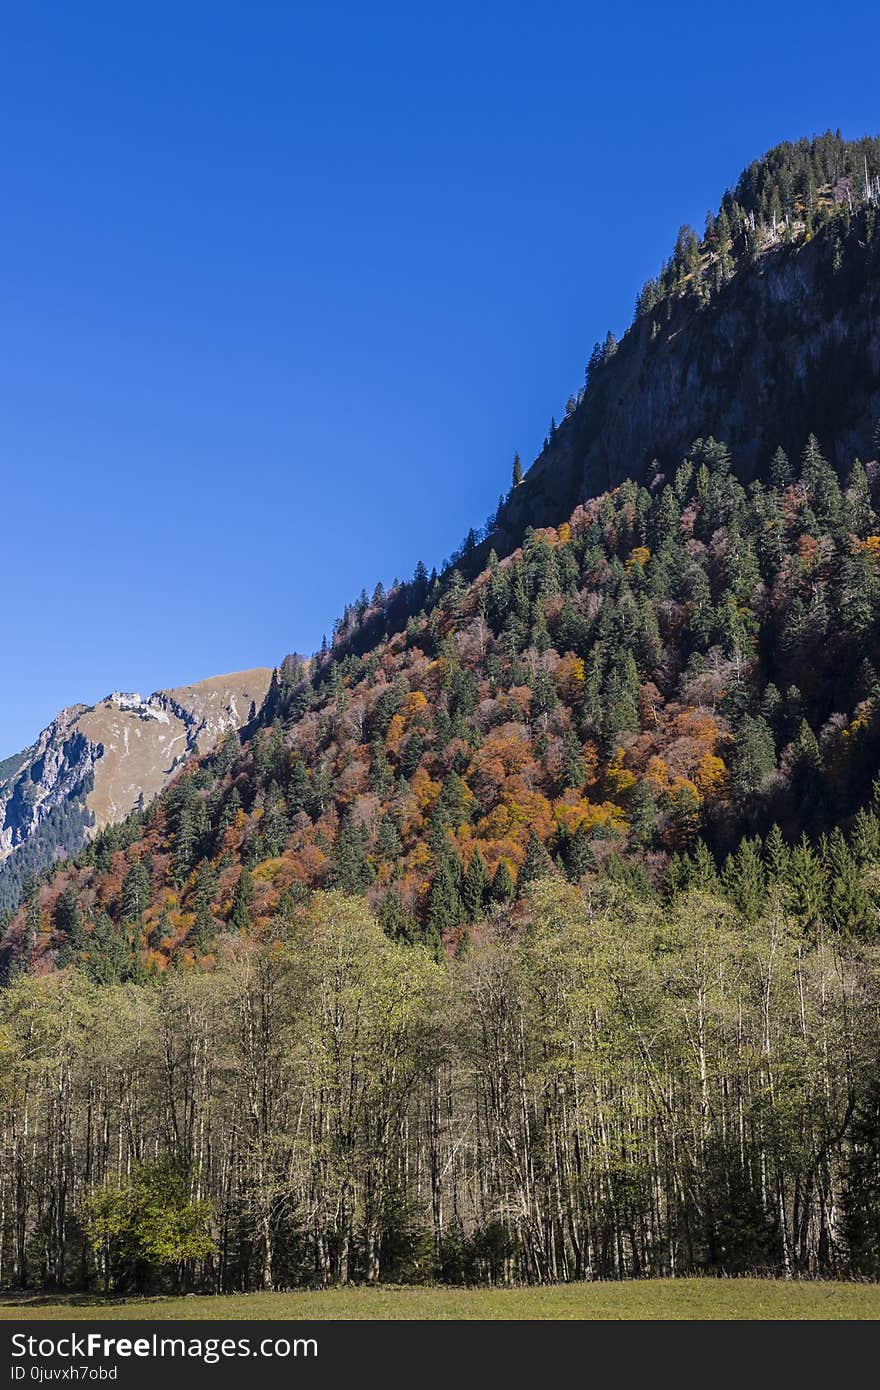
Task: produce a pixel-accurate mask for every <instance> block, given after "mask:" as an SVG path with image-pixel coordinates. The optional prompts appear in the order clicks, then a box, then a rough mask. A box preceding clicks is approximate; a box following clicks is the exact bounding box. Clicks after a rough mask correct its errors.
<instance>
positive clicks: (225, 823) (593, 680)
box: [8, 438, 880, 978]
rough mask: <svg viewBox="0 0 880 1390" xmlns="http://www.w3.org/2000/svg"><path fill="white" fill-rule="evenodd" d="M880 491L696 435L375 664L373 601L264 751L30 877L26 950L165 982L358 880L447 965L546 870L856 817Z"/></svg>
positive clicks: (207, 762) (871, 660)
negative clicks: (676, 454)
mask: <svg viewBox="0 0 880 1390" xmlns="http://www.w3.org/2000/svg"><path fill="white" fill-rule="evenodd" d="M878 487H880V469H878V467H877V465H876V464H875V463H873V462H869V464H868V466H867V468H866V467H865V466H863V465H861V464H859V463H856V464H855V465H854V467H853V469H852V473H851V476H850V479H849V480H848V484H847V486H845V487H843V488H841V486H840V485H839V483H838V480H837V477H836V474H835V473H834V471H833V470H832V469H831V468H830V467H829V466H828V465H827V464H826V463H825V461H824V459H823V456H822V453H821V451H820V448H819V445H818V444H817V442H816V441H815V440H814V439H812V438H811V439H810V440H809V441H808V442H807V445H806V447H805V449H804V453H803V457H802V459H800V460H798V461H797V462H796V464H795V465H792V464H791V463H790V461H789V460H788V459H787V458H786V457H785V456H784V455H783V454H782V453H781V452H778V453H777V454H776V455H775V457H774V459H773V460H772V462H771V467H770V470H769V473H768V481H767V483H766V484H763V483H754V484H751V485H750V486H749V487H748V488H746V487H744V486H743V485H742V484H741V483H740V482H739V481H738V480H737V478H736V477H735V475H734V473H733V472H732V470H731V467H730V459H729V456H728V453H727V450H726V449H725V448H724V446H723V445H720V444H718V443H716V442H714V441H711V440H709V441H698V442H697V443H696V445H695V446H694V448H693V449H692V450H691V452H690V456H689V457H688V459H686V460H685V461H684V462H683V463H682V464H681V465H680V467H679V468H678V469H677V470H676V472H675V474H674V475H673V476H672V477H663V476H660V475H658V476H656V477H654V478H653V479H652V480H651V483H650V485H649V486H640V485H637V484H635V483H626V484H624V485H623V486H622V487H621V488H619V489H617V490H616V491H615V492H614V493H610V494H606V495H605V496H603V497H600V498H597V499H595V500H594V501H593V502H591V503H590V504H588V505H587V506H586V507H583V508H579V509H578V511H577V512H576V513H575V514H574V516H573V517H572V518H571V520H570V521H569V522H566V523H564V524H563V525H562V526H560V527H559V528H558V529H556V530H545V531H540V532H534V533H532V534H531V535H530V536H529V537H528V538H527V540H526V543H525V545H524V547H523V548H522V549H520V550H517V551H516V552H514V553H513V554H512V555H511V556H510V557H508V558H507V559H505V560H504V561H497V560H496V559H495V558H494V557H493V556H490V558H489V563H488V565H487V567H486V569H485V570H484V571H483V572H482V573H481V574H480V575H479V576H478V578H477V579H476V580H475V581H474V582H473V583H472V584H471V585H469V586H468V585H465V584H464V583H463V582H462V580H461V578H460V576H459V574H458V572H457V571H456V570H454V569H453V570H452V571H450V572H449V574H448V575H447V576H446V577H445V579H444V580H443V581H442V582H441V581H440V580H436V581H435V582H434V585H433V586H432V588H431V589H430V590H428V591H426V592H425V595H424V604H423V607H422V608H421V610H420V612H419V613H418V614H416V615H414V616H412V617H411V618H410V620H409V622H408V623H407V626H406V628H405V630H404V631H403V632H402V633H400V634H396V635H393V636H389V637H386V638H383V639H380V640H379V641H378V642H377V643H376V644H375V645H372V644H371V645H370V646H369V650H368V651H367V652H366V653H365V654H364V655H363V656H357V655H355V654H354V651H353V650H348V651H347V654H345V655H342V653H343V652H346V650H347V648H352V647H354V648H356V647H357V646H358V645H360V644H359V643H358V640H357V639H358V633H359V629H360V627H363V628H364V629H365V630H367V631H369V630H370V628H371V626H372V625H373V624H374V623H375V622H376V619H377V614H376V611H375V609H376V608H378V607H380V606H381V605H380V602H379V600H377V604H376V605H375V606H371V605H369V604H368V605H367V606H366V607H364V608H363V609H361V610H358V609H355V610H353V612H352V614H350V617H349V626H348V628H347V629H345V630H339V632H338V633H337V641H336V648H334V652H327V653H325V654H324V655H323V656H320V657H319V658H317V660H316V661H315V662H314V664H313V669H312V670H311V672H309V671H307V670H306V668H305V666H304V665H303V664H302V663H298V662H296V661H292V662H288V663H287V664H286V665H285V666H284V667H283V668H282V670H281V672H280V675H277V676H276V677H275V678H273V683H272V686H271V688H270V692H269V697H268V703H267V707H266V709H265V711H264V724H263V725H262V726H261V727H259V728H258V729H257V730H256V731H255V732H254V734H253V736H252V737H251V738H250V739H248V740H247V741H246V742H245V744H244V746H243V747H240V745H239V739H238V736H237V735H236V734H232V735H230V736H228V737H227V739H226V741H225V742H224V743H223V745H222V746H221V748H220V750H219V751H218V753H217V754H215V755H213V756H212V757H210V758H207V759H203V760H202V761H201V762H200V763H199V764H198V765H197V766H196V767H195V768H194V769H193V770H192V771H191V772H189V773H185V774H183V775H182V776H181V777H180V778H179V779H178V780H177V781H176V783H175V784H174V786H173V788H172V789H170V790H169V792H168V793H167V794H166V795H165V796H164V797H163V798H162V799H161V800H160V801H159V802H158V803H156V805H155V807H154V808H151V809H149V810H148V811H147V812H146V813H143V814H140V815H136V816H134V817H132V818H130V819H129V821H128V822H126V823H125V824H124V825H123V826H122V827H121V828H113V829H108V830H107V831H106V832H105V833H104V834H103V835H101V836H99V837H98V838H97V840H96V841H95V843H94V844H93V845H92V846H91V847H90V848H89V849H88V850H87V851H86V852H85V853H84V854H83V855H82V856H81V857H80V859H79V860H78V861H76V865H75V866H72V867H71V868H70V869H69V870H67V871H66V872H64V873H62V874H57V875H55V876H54V877H53V878H52V879H51V880H50V881H49V883H48V884H46V885H45V886H42V887H38V886H37V885H33V886H32V888H31V891H30V896H29V901H28V903H27V905H26V907H25V908H24V910H23V911H22V912H20V913H19V915H18V917H17V919H16V921H15V922H14V924H13V926H12V928H11V929H10V933H9V937H8V942H9V946H8V949H9V950H11V951H14V950H15V949H16V947H18V948H20V949H23V950H25V951H26V952H28V953H29V955H30V957H31V959H32V961H33V963H34V964H35V965H38V964H39V963H40V962H43V963H44V964H49V963H50V962H51V961H53V960H55V959H56V958H57V957H58V953H59V952H60V953H61V958H62V959H63V960H65V961H70V960H81V961H82V962H83V963H84V964H86V965H87V967H88V968H89V969H91V970H92V971H93V973H94V972H98V974H99V975H104V974H107V972H109V977H110V978H112V977H115V976H118V975H119V973H120V971H121V972H122V976H123V977H124V976H125V974H126V972H127V971H130V970H132V969H135V966H134V964H133V963H132V962H133V961H134V960H135V959H136V960H137V961H138V962H139V964H138V966H137V968H138V969H140V968H142V967H147V968H153V969H160V970H161V969H165V968H166V966H167V965H168V963H169V962H170V961H172V960H174V959H176V958H177V957H178V956H180V957H182V958H183V959H184V960H188V961H191V962H192V961H198V960H201V959H203V958H206V957H210V956H211V955H212V954H213V952H214V949H215V946H216V942H217V938H218V936H219V935H220V934H221V933H222V932H224V931H226V930H230V929H232V930H238V929H240V928H242V927H247V926H248V925H253V924H259V923H266V922H268V921H270V920H271V918H272V916H273V914H275V913H276V912H277V911H278V910H279V908H281V907H283V905H284V903H285V902H289V901H291V900H292V899H293V900H295V899H296V898H297V897H298V896H301V895H302V894H303V893H305V892H308V891H309V890H312V889H316V888H328V887H335V888H339V889H341V890H343V891H345V892H350V893H365V894H366V895H367V896H368V899H369V902H370V905H371V906H372V908H373V909H374V911H375V912H376V913H377V914H378V916H379V918H380V920H381V921H382V922H383V923H384V924H385V926H386V928H387V930H388V932H389V934H391V935H392V936H397V937H402V938H404V939H407V940H410V941H424V942H427V943H429V944H430V946H431V949H432V950H435V951H437V950H439V949H440V944H441V941H442V940H445V941H446V942H447V944H449V945H454V944H455V943H456V942H457V941H459V939H460V938H461V936H462V934H463V933H464V932H465V931H466V929H467V926H468V924H470V923H474V922H478V921H480V920H481V919H482V918H483V916H484V915H485V914H486V912H487V911H488V910H489V908H490V906H491V905H492V904H502V905H503V904H506V903H508V902H510V901H511V900H512V899H513V898H514V897H515V896H516V895H517V893H518V892H521V891H522V889H523V887H524V886H525V885H526V884H527V883H528V882H530V881H532V880H533V879H535V878H536V877H539V876H541V875H542V874H544V873H546V872H548V871H550V870H552V871H555V872H558V873H562V874H564V875H566V876H567V877H568V878H569V879H570V880H571V881H572V882H577V881H579V880H580V879H581V878H582V876H583V875H584V874H585V873H591V872H596V871H599V870H601V872H602V873H603V874H605V875H616V876H618V877H624V878H628V879H631V880H632V881H633V882H636V883H638V884H640V885H642V887H643V888H644V890H645V891H648V889H649V887H653V888H655V889H659V890H663V889H664V888H665V887H667V886H668V885H669V884H670V883H671V882H673V881H675V882H677V881H678V878H680V876H681V874H682V872H683V869H682V863H681V857H682V855H685V854H689V853H693V852H695V851H697V849H698V847H699V846H700V845H705V846H707V847H708V850H709V851H711V853H712V854H713V855H714V856H715V858H716V859H717V861H718V862H719V864H720V863H721V862H722V861H723V859H724V856H725V855H726V854H728V853H730V852H732V851H734V850H735V849H736V846H737V844H738V843H739V841H740V839H741V838H742V837H743V836H744V835H753V834H756V833H757V834H761V835H765V834H767V833H768V832H769V831H770V830H771V828H772V827H774V826H775V827H778V829H779V831H781V834H782V836H783V838H784V839H785V840H786V841H788V842H790V843H793V842H794V841H796V840H798V839H799V838H800V836H801V835H802V834H804V833H806V834H807V836H808V837H809V838H811V839H813V840H815V838H816V837H817V836H819V835H821V834H822V833H830V832H831V831H832V830H835V829H837V830H838V832H839V830H840V828H841V827H842V828H844V829H846V828H847V827H849V826H850V824H851V823H853V818H854V817H855V815H856V813H857V812H858V811H859V810H860V808H863V807H865V806H867V805H868V803H869V801H870V798H871V794H872V783H873V779H874V777H875V776H876V774H877V771H878V768H880V704H878V699H880V684H878V675H877V672H878V670H880V626H878V611H880V610H878V596H880V534H878V532H880V524H878V521H877V517H876V514H875V511H874V502H875V501H876V500H877V490H878ZM337 649H338V656H337V655H336V654H334V653H335V652H337ZM863 916H864V923H863V925H864V926H865V928H866V929H868V927H869V926H871V924H872V923H873V907H871V908H868V906H867V905H866V906H865V908H864V913H863ZM99 942H103V943H105V944H104V946H101V947H99V945H98V943H99ZM107 952H109V953H110V955H111V956H112V962H111V961H110V960H108V959H106V958H105V957H106V956H107Z"/></svg>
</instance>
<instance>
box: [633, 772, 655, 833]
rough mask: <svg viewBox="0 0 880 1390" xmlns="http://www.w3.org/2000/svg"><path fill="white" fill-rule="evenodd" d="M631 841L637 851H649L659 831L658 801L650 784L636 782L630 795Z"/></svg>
mask: <svg viewBox="0 0 880 1390" xmlns="http://www.w3.org/2000/svg"><path fill="white" fill-rule="evenodd" d="M627 811H628V814H629V841H630V844H631V845H632V846H633V847H634V848H635V849H641V850H645V849H649V848H650V846H651V844H652V842H653V839H654V835H655V834H656V829H657V800H656V798H655V796H654V793H653V791H652V790H651V785H650V783H649V782H647V781H645V779H644V778H642V779H640V780H639V781H638V782H636V784H635V786H634V787H633V789H632V791H631V792H630V795H629V802H628V805H627Z"/></svg>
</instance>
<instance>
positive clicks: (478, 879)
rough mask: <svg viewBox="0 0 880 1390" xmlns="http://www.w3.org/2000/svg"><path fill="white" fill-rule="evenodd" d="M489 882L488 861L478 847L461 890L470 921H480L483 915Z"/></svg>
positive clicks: (464, 908)
mask: <svg viewBox="0 0 880 1390" xmlns="http://www.w3.org/2000/svg"><path fill="white" fill-rule="evenodd" d="M488 883H489V880H488V875H487V873H486V861H485V860H484V858H483V856H482V854H481V853H480V851H479V850H478V849H476V850H474V852H473V854H472V855H471V862H470V864H469V865H468V868H467V873H466V874H465V876H464V882H463V884H462V890H461V902H462V908H463V910H464V915H465V919H466V920H467V921H468V922H478V921H479V920H480V918H481V917H482V916H483V912H484V909H485V904H486V896H487V892H488Z"/></svg>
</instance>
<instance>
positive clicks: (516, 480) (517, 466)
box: [513, 453, 523, 487]
mask: <svg viewBox="0 0 880 1390" xmlns="http://www.w3.org/2000/svg"><path fill="white" fill-rule="evenodd" d="M522 480H523V468H522V463H521V461H520V457H519V453H515V454H514V456H513V486H514V487H519V485H520V483H521V482H522Z"/></svg>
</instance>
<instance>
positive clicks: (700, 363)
mask: <svg viewBox="0 0 880 1390" xmlns="http://www.w3.org/2000/svg"><path fill="white" fill-rule="evenodd" d="M832 238H833V229H829V230H828V231H827V232H820V233H819V234H817V235H816V236H815V238H813V239H812V240H809V241H806V242H803V243H801V244H799V245H792V246H778V247H776V248H774V249H772V250H770V251H767V252H765V253H764V254H762V255H761V256H760V257H758V259H757V260H756V261H755V262H754V263H751V264H746V265H744V266H742V267H741V268H740V269H738V271H737V273H736V275H735V276H734V277H733V279H732V280H731V282H730V283H729V284H727V285H725V286H724V288H723V289H722V290H721V291H720V292H719V293H718V294H717V295H716V296H714V297H713V299H712V300H711V301H710V302H709V303H708V304H703V305H701V304H699V303H697V301H696V300H695V299H694V298H693V297H680V298H673V299H670V300H668V301H667V302H666V303H665V304H664V305H662V306H661V307H658V309H657V310H656V311H654V312H653V313H650V314H647V315H645V316H644V317H642V318H640V319H638V320H637V321H636V322H635V323H634V324H633V326H632V327H631V328H630V330H629V332H628V333H627V334H626V335H625V337H624V338H623V339H622V341H621V342H620V344H619V345H618V347H617V350H616V352H615V353H614V354H613V356H611V357H610V358H609V359H608V360H607V361H606V362H603V363H602V365H601V366H600V367H599V369H598V371H597V372H596V373H595V376H594V377H593V378H591V381H590V385H589V388H588V390H587V391H586V393H585V396H584V398H583V401H582V403H581V404H580V405H579V406H578V407H577V409H576V410H575V411H573V413H572V414H571V415H570V416H569V417H568V418H567V419H566V420H565V421H563V423H562V424H561V425H560V427H559V428H558V429H557V431H556V433H555V435H554V436H553V438H552V440H551V441H550V443H549V445H548V446H547V447H546V448H545V450H544V452H543V453H542V454H541V455H540V457H539V458H538V459H537V460H536V462H535V463H534V464H533V465H532V467H531V468H530V469H529V471H528V473H527V474H526V477H525V479H524V481H523V482H522V483H521V484H520V486H519V487H517V488H515V489H514V491H513V493H512V494H511V496H510V499H509V501H508V503H507V505H506V506H505V507H504V508H503V509H502V515H501V519H500V520H501V531H500V535H499V536H498V537H497V538H493V542H492V543H493V544H494V545H495V547H496V549H499V550H506V549H510V548H512V547H513V546H515V545H517V544H519V542H520V540H521V538H522V534H523V531H524V529H525V527H526V526H528V525H531V526H536V527H537V526H552V525H556V524H558V522H559V521H560V520H562V519H564V518H565V517H567V516H568V515H569V514H570V513H571V511H572V510H573V509H574V507H575V506H576V505H577V504H578V503H579V502H582V501H584V500H585V499H587V498H589V497H595V496H597V495H598V494H599V493H601V492H603V491H605V490H606V489H607V488H611V487H615V486H616V485H617V484H618V483H620V482H622V481H623V479H624V478H627V477H634V478H640V477H643V476H644V474H645V471H646V469H647V468H648V467H649V466H650V464H651V462H652V460H653V459H655V458H656V459H658V460H659V462H660V464H661V466H663V467H664V468H668V467H674V466H675V465H676V464H677V463H679V462H680V461H681V459H682V457H684V455H685V453H686V451H687V449H688V447H689V445H690V444H691V443H692V442H693V440H694V439H697V438H700V437H703V438H705V437H707V436H708V435H713V436H714V437H715V438H716V439H721V440H723V441H724V442H725V443H726V444H727V445H729V446H730V449H731V451H732V454H733V459H734V466H735V468H736V471H737V472H738V473H739V474H740V476H742V477H744V478H752V477H755V476H760V475H761V473H762V471H763V470H764V469H766V467H767V465H768V463H769V461H770V458H771V456H772V454H773V451H774V450H775V449H776V447H777V446H778V445H782V447H783V448H784V449H786V450H787V451H788V452H789V454H790V456H791V457H792V458H795V457H797V456H798V455H799V454H800V452H801V450H802V448H803V445H804V442H805V440H806V437H807V435H808V434H809V433H810V432H811V431H812V432H814V433H815V434H816V435H817V436H818V438H819V442H820V444H822V445H823V446H825V447H827V449H828V450H829V451H831V450H833V451H834V453H833V459H832V461H833V462H834V463H835V465H836V466H837V467H838V468H839V469H840V470H841V471H843V472H845V471H846V470H847V469H848V468H849V467H850V466H851V464H852V462H853V458H854V457H855V456H857V455H858V456H860V457H861V458H862V459H863V460H865V459H866V458H868V457H871V453H870V452H869V451H870V450H871V449H872V442H871V441H872V432H873V430H874V427H875V425H876V423H877V421H878V418H880V275H878V270H877V256H876V253H875V251H874V250H873V249H872V248H871V247H870V246H866V237H865V230H864V222H863V219H860V218H854V219H853V223H852V227H851V229H850V232H849V234H848V236H847V237H846V239H845V240H844V241H843V242H842V244H841V243H840V242H839V241H838V242H836V243H835V242H834V241H833V239H832Z"/></svg>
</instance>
